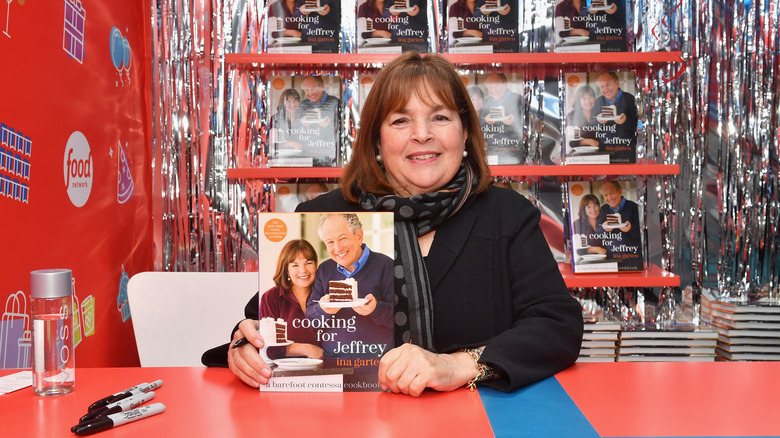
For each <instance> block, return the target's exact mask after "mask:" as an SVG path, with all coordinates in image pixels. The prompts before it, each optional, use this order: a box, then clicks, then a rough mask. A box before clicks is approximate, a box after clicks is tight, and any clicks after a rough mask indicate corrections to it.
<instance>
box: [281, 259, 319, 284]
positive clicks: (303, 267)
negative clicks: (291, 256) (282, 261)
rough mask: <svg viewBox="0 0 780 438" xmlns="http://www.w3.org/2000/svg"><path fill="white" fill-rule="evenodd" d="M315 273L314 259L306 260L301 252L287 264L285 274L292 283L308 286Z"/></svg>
mask: <svg viewBox="0 0 780 438" xmlns="http://www.w3.org/2000/svg"><path fill="white" fill-rule="evenodd" d="M316 273H317V263H316V262H315V261H314V260H307V259H306V257H304V256H303V255H301V254H298V256H297V257H295V260H293V261H292V262H290V263H288V264H287V275H289V276H290V281H292V284H293V285H295V286H298V287H303V288H310V287H311V285H312V283H314V275H315V274H316Z"/></svg>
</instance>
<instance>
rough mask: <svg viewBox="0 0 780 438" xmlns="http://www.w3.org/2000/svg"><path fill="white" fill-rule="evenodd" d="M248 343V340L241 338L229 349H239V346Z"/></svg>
mask: <svg viewBox="0 0 780 438" xmlns="http://www.w3.org/2000/svg"><path fill="white" fill-rule="evenodd" d="M248 343H249V340H248V339H247V338H241V339H239V340H237V341H236V343H235V344H233V346H232V347H230V348H231V349H233V348H238V347H240V346H242V345H244V344H248Z"/></svg>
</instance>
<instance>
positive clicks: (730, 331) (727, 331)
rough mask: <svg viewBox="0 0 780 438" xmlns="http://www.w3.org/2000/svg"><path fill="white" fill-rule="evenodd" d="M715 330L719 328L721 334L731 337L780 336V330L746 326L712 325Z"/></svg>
mask: <svg viewBox="0 0 780 438" xmlns="http://www.w3.org/2000/svg"><path fill="white" fill-rule="evenodd" d="M712 328H713V329H714V330H717V331H718V333H719V334H720V335H723V336H725V337H729V338H741V337H752V338H780V330H755V329H744V328H728V327H722V326H718V325H712Z"/></svg>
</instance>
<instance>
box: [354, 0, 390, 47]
mask: <svg viewBox="0 0 780 438" xmlns="http://www.w3.org/2000/svg"><path fill="white" fill-rule="evenodd" d="M389 16H390V14H388V13H385V0H367V1H366V2H365V3H363V4H362V5H360V7H359V8H358V17H361V18H370V19H371V23H372V27H373V31H371V32H364V33H363V34H362V35H361V36H362V37H363V38H364V39H368V38H390V37H392V36H393V34H391V33H390V31H389V30H388V22H389V21H390V20H389ZM382 18H384V20H383V19H382Z"/></svg>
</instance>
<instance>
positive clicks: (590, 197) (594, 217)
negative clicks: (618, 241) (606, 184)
mask: <svg viewBox="0 0 780 438" xmlns="http://www.w3.org/2000/svg"><path fill="white" fill-rule="evenodd" d="M579 210H580V211H579V217H578V219H577V220H576V221H575V222H574V234H575V235H577V234H579V235H584V236H585V239H586V243H587V246H586V247H585V248H583V249H585V251H584V253H586V254H606V253H607V250H606V249H605V248H604V247H603V246H604V245H603V243H602V241H601V239H597V238H595V237H593V236H595V235H598V234H599V233H601V232H603V231H604V230H603V229H601V228H600V226H599V223H598V220H599V213H600V212H601V204H600V202H599V198H597V197H596V195H594V194H592V193H588V194H587V195H585V196H583V197H582V199H581V200H580V209H579Z"/></svg>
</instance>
